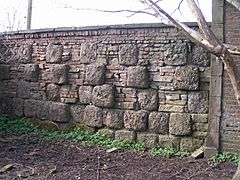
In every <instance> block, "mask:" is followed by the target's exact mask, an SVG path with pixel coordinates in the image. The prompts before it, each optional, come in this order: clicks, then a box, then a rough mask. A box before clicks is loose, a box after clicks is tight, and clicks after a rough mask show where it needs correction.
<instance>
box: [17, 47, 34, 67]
mask: <svg viewBox="0 0 240 180" xmlns="http://www.w3.org/2000/svg"><path fill="white" fill-rule="evenodd" d="M32 51H33V48H32V44H24V45H21V46H20V47H19V49H18V52H17V55H16V57H15V58H16V59H18V60H19V62H20V63H24V64H26V63H31V61H32Z"/></svg>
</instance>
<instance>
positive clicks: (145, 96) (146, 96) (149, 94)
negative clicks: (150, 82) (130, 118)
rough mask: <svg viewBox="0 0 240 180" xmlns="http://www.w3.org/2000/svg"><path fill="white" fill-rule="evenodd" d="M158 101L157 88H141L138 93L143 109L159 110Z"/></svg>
mask: <svg viewBox="0 0 240 180" xmlns="http://www.w3.org/2000/svg"><path fill="white" fill-rule="evenodd" d="M158 101H159V100H158V91H157V90H155V89H146V90H140V91H139V93H138V103H139V106H140V108H141V109H144V110H149V111H154V110H157V109H158Z"/></svg>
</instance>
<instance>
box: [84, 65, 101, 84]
mask: <svg viewBox="0 0 240 180" xmlns="http://www.w3.org/2000/svg"><path fill="white" fill-rule="evenodd" d="M105 71H106V67H105V65H100V64H91V65H87V66H86V76H85V84H89V85H102V84H103V83H104V82H105Z"/></svg>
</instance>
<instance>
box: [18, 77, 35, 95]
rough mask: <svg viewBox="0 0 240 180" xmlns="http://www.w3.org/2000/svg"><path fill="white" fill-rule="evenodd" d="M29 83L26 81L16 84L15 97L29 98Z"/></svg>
mask: <svg viewBox="0 0 240 180" xmlns="http://www.w3.org/2000/svg"><path fill="white" fill-rule="evenodd" d="M31 89H32V87H31V83H30V82H26V81H18V82H17V96H18V97H19V98H24V99H25V98H30V93H31Z"/></svg>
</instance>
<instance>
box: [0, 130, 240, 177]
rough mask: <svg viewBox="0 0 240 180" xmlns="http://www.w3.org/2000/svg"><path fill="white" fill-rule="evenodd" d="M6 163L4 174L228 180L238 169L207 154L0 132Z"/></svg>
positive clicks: (0, 162)
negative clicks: (162, 153)
mask: <svg viewBox="0 0 240 180" xmlns="http://www.w3.org/2000/svg"><path fill="white" fill-rule="evenodd" d="M7 164H10V168H8V169H7V168H6V170H3V169H2V170H1V171H0V179H29V180H32V179H36V180H48V179H49V180H51V179H57V180H65V179H66V180H70V179H73V180H75V179H76V180H77V179H83V180H88V179H89V180H90V179H91V180H95V179H99V180H100V179H103V180H110V179H113V180H115V179H116V180H118V179H124V180H142V179H143V180H150V179H153V180H155V179H159V180H165V179H166V180H175V179H176V180H183V179H184V180H185V179H202V180H206V179H212V180H216V179H217V180H227V179H231V178H232V176H233V175H234V173H235V171H236V168H237V167H236V165H235V164H233V163H232V162H225V163H222V164H220V165H218V166H217V167H212V166H210V165H209V163H208V161H207V159H196V160H195V159H192V158H185V159H179V158H171V159H166V158H161V157H152V156H150V155H149V154H148V153H136V152H130V151H127V150H115V151H113V152H107V151H106V149H103V148H99V147H86V146H83V145H81V144H80V143H76V142H69V141H64V142H49V141H46V140H43V139H42V138H40V137H38V136H36V135H32V134H28V135H27V134H25V135H21V136H19V135H18V136H17V135H15V136H14V135H11V136H6V135H5V134H4V133H3V132H0V169H1V168H2V167H4V166H5V165H7ZM5 167H6V166H5Z"/></svg>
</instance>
